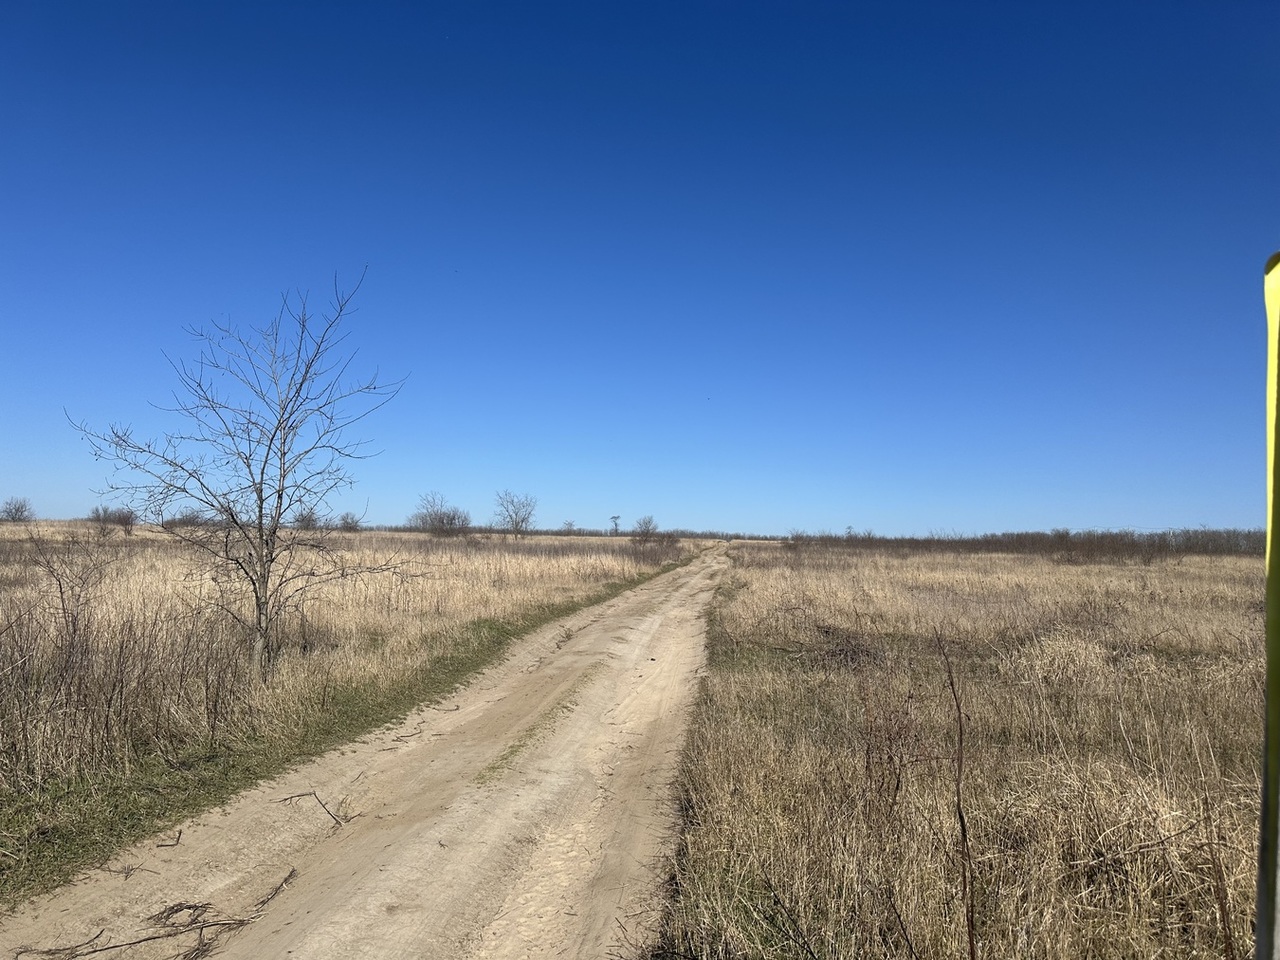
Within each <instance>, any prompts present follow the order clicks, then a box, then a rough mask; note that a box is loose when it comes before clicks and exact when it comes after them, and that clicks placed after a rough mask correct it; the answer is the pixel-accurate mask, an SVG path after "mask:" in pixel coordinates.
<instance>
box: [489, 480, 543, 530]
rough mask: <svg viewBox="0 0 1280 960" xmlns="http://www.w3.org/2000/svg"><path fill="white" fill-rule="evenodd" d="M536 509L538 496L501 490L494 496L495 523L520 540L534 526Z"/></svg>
mask: <svg viewBox="0 0 1280 960" xmlns="http://www.w3.org/2000/svg"><path fill="white" fill-rule="evenodd" d="M536 509H538V498H537V497H531V496H529V495H528V494H518V493H512V492H511V491H510V490H501V491H499V492H498V493H497V495H496V496H495V497H494V510H493V525H494V526H495V527H500V528H501V529H503V530H506V531H507V532H508V533H510V534H511V535H512V536H513V537H515V538H516V539H517V540H518V539H520V538H521V537H523V536H524V535H525V534H527V533H528V532H529V531H530V530H531V529H532V528H533V512H534V511H535V510H536Z"/></svg>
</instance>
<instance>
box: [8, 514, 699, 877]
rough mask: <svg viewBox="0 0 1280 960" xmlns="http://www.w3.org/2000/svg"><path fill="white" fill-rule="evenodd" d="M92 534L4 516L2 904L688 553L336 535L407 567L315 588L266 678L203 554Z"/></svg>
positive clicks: (614, 542)
mask: <svg viewBox="0 0 1280 960" xmlns="http://www.w3.org/2000/svg"><path fill="white" fill-rule="evenodd" d="M100 533H101V532H100V531H99V530H98V529H96V528H94V527H92V526H88V525H85V524H74V523H44V524H39V525H37V526H34V527H20V526H14V525H7V526H6V525H0V901H3V900H4V899H6V898H12V897H14V896H20V895H23V894H25V893H29V892H31V891H32V890H35V889H39V888H41V887H42V886H48V885H49V884H50V883H53V882H56V881H57V880H58V879H60V878H62V877H64V876H65V875H66V870H67V869H68V866H67V865H68V864H71V865H74V863H76V862H82V861H84V860H86V859H92V858H93V857H95V856H101V855H102V854H103V852H104V851H105V850H108V849H109V848H110V845H111V843H112V842H118V840H119V839H123V838H125V837H127V836H129V835H136V834H138V833H139V832H140V831H145V830H146V829H147V826H148V824H154V823H155V822H157V821H158V820H162V819H164V818H165V817H166V816H169V815H170V814H171V813H173V812H175V811H177V812H181V810H182V809H190V808H191V807H192V806H196V807H198V806H199V805H200V804H201V803H203V802H216V801H218V800H220V799H222V798H223V797H224V796H225V795H226V793H227V792H228V791H229V790H232V789H234V788H235V787H236V786H237V785H243V784H244V783H245V782H249V781H252V780H253V779H255V778H256V777H257V776H261V775H264V774H268V773H271V772H274V771H275V770H277V769H279V768H280V767H281V766H282V765H284V764H287V763H288V762H290V761H291V760H292V759H294V758H296V757H300V756H305V755H307V754H309V753H314V752H315V751H317V750H321V749H324V748H326V747H328V746H330V745H332V744H333V743H335V742H341V741H342V740H344V739H347V738H349V737H352V736H356V735H358V734H359V733H361V732H363V731H365V730H367V729H369V728H370V727H371V726H373V725H376V724H377V723H378V722H380V721H385V720H387V719H390V718H391V717H392V716H395V715H396V714H398V713H401V712H403V711H404V710H407V709H408V708H409V707H411V706H412V705H414V704H415V703H416V702H418V701H420V700H421V699H422V698H423V697H425V696H433V695H434V696H438V695H440V694H441V693H443V692H445V691H447V689H448V688H449V687H451V686H452V685H454V684H456V683H458V682H461V681H462V680H464V679H465V678H466V676H467V674H468V673H469V672H470V671H473V670H474V669H476V668H477V667H478V666H481V665H483V663H485V662H487V660H489V659H491V658H492V657H494V656H496V655H499V654H500V652H501V650H502V649H503V647H504V645H505V644H506V643H507V642H508V641H509V640H510V639H511V638H512V637H513V636H515V635H517V634H518V633H519V632H521V630H522V629H523V628H524V627H526V626H531V625H533V624H535V623H537V622H540V621H542V620H545V619H546V618H547V617H548V616H550V615H551V614H553V613H555V612H557V611H561V610H564V609H566V608H567V607H568V606H569V605H571V604H574V603H581V602H583V601H585V600H587V599H588V598H592V597H596V596H599V595H601V594H602V593H607V592H609V591H611V590H614V591H616V590H617V589H619V587H620V585H621V584H623V583H628V582H634V581H635V580H636V579H637V578H639V577H642V576H643V575H645V574H649V573H653V572H655V571H656V570H658V569H659V568H660V567H661V566H662V565H663V564H664V563H668V562H670V561H673V560H676V559H678V558H679V557H680V556H681V555H682V554H683V555H688V553H689V552H691V551H692V550H694V549H696V548H697V546H698V544H696V543H695V542H691V541H684V542H683V544H679V545H673V544H663V545H661V546H658V545H655V546H651V547H637V546H635V545H633V544H631V543H630V542H628V541H627V540H626V539H625V538H617V539H614V538H600V537H581V538H572V537H531V538H527V539H521V540H519V541H507V540H503V539H501V538H488V539H484V538H472V539H469V540H468V539H448V540H436V539H432V538H430V537H427V536H425V535H422V534H397V533H374V532H363V533H358V534H348V535H341V536H339V537H337V539H336V545H337V547H338V549H340V550H341V551H342V552H343V553H344V555H345V558H346V559H347V560H348V561H349V562H350V563H352V564H355V565H375V564H379V563H385V562H386V561H387V560H388V559H396V560H397V561H398V562H399V564H400V566H399V570H398V573H397V574H396V575H385V574H384V575H377V576H364V577H357V578H353V579H348V580H341V581H337V582H332V583H328V584H326V585H323V586H321V587H319V588H317V589H316V590H315V591H313V592H312V593H310V594H309V595H308V596H307V599H306V602H305V605H304V606H303V607H301V608H300V609H297V610H294V611H292V612H291V613H290V615H289V616H288V617H287V618H286V620H285V621H284V622H283V624H282V629H283V638H284V639H283V647H282V650H281V653H280V656H279V657H278V659H277V661H276V663H275V667H274V669H273V671H272V672H271V674H270V676H269V678H268V680H267V681H266V682H265V683H262V682H260V681H259V680H258V679H257V678H256V674H255V672H254V671H252V670H251V669H250V664H249V638H248V636H247V635H246V632H245V631H244V629H243V628H241V627H238V626H237V625H236V623H235V622H234V620H233V619H232V618H231V617H229V616H228V615H227V613H226V611H224V610H222V609H219V608H218V606H217V605H216V602H215V601H216V599H217V598H218V594H217V593H216V592H215V590H214V588H213V586H212V583H211V581H210V579H209V577H208V573H207V568H206V567H205V566H204V565H203V564H202V562H201V560H200V558H199V557H197V556H194V555H193V554H192V553H191V552H189V550H188V549H187V548H185V547H184V546H183V545H181V544H179V543H177V542H175V541H173V540H172V539H171V538H169V537H167V536H166V535H164V534H163V533H161V532H158V531H153V530H139V531H138V532H136V533H135V534H134V535H133V536H128V537H126V536H124V535H122V534H121V533H119V532H116V533H114V534H113V535H111V536H102V535H100ZM175 791H176V793H175ZM175 796H176V797H177V798H178V799H177V800H175V799H174V798H175ZM201 796H203V797H204V798H205V799H203V800H202V799H200V797H201ZM155 797H161V799H160V800H155ZM165 798H167V799H165ZM81 845H83V849H82V850H81V851H80V852H78V853H77V852H76V849H77V847H79V846H81ZM58 847H62V848H65V850H66V851H67V856H63V855H62V854H60V853H58V852H57V850H56V849H55V848H58ZM48 857H52V858H53V860H52V861H50V862H51V863H52V864H53V865H52V866H48V867H46V866H44V865H43V864H44V863H45V860H46V859H47V858H48Z"/></svg>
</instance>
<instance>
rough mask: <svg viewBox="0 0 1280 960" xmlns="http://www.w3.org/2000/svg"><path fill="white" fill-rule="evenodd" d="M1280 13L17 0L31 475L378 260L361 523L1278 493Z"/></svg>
mask: <svg viewBox="0 0 1280 960" xmlns="http://www.w3.org/2000/svg"><path fill="white" fill-rule="evenodd" d="M1278 38H1280V4H1277V3H1274V2H1262V0H1238V2H1226V3H1210V2H1207V0H1170V2H1164V3H1154V2H1147V0H1142V2H1137V0H1119V2H1116V0H1111V2H1094V0H1085V2H1081V3H1070V4H1054V5H1052V6H1050V5H1047V4H1045V5H1040V4H1034V3H1027V2H1025V0H1010V2H998V3H989V2H976V3H959V2H917V3H909V4H908V3H899V2H890V0H884V2H876V3H852V2H850V3H785V4H784V3H780V2H779V3H773V4H761V3H699V2H679V3H655V2H645V3H599V2H583V3H571V4H568V3H485V2H457V3H430V4H413V3H394V4H378V3H373V4H365V5H360V6H357V5H355V4H351V5H335V4H324V3H301V2H299V3H290V4H272V3H263V4H258V3H253V4H247V3H246V4H223V3H209V4H188V3H169V2H165V3H131V2H127V0H125V2H120V3H110V4H107V3H57V2H50V3H44V2H30V0H16V2H14V0H11V2H9V3H6V4H5V8H4V11H3V12H2V13H0V330H2V331H3V336H2V337H0V451H2V453H3V456H2V457H0V499H3V498H4V497H7V496H15V495H16V496H27V497H29V498H30V499H31V501H32V503H33V505H34V506H35V508H36V511H37V513H39V514H40V515H42V516H46V517H69V516H78V515H83V514H84V513H86V512H87V511H88V509H89V508H90V507H91V506H92V505H93V504H94V503H96V502H98V501H97V498H96V497H95V496H94V494H93V493H92V491H93V490H95V489H98V488H101V487H102V485H103V483H104V480H105V477H106V470H105V468H104V467H103V466H102V465H100V464H97V463H95V462H94V461H93V460H92V458H91V457H90V456H89V453H88V450H87V448H86V446H85V444H84V442H83V440H82V439H81V438H80V437H79V436H78V435H77V434H76V433H75V431H74V430H72V429H71V427H70V426H68V424H67V421H66V418H65V416H64V413H63V411H64V408H65V410H66V411H67V412H68V413H69V414H70V415H71V416H72V417H74V418H76V419H87V420H88V421H90V423H92V424H95V425H99V426H104V427H105V426H106V425H107V424H108V423H110V422H112V421H120V422H125V423H131V424H133V425H134V427H135V428H136V429H137V430H138V431H139V432H141V433H158V432H159V431H160V430H162V429H163V427H164V425H165V421H164V419H163V418H162V417H161V416H160V415H159V414H158V413H157V412H156V411H154V410H153V409H152V408H151V407H150V406H149V405H148V404H149V402H163V401H165V400H166V399H167V398H168V395H169V391H170V390H171V388H172V387H173V385H174V378H173V375H172V372H171V371H170V369H169V367H168V366H167V364H166V362H165V359H164V353H168V354H169V355H171V356H174V357H183V356H189V355H190V354H191V351H192V349H193V348H192V345H191V342H190V340H189V338H188V337H187V336H186V334H185V333H184V332H183V331H184V328H186V327H189V326H192V325H200V324H206V323H208V322H209V321H228V320H229V321H231V322H232V323H237V324H246V325H247V324H255V323H260V322H263V321H265V320H268V319H269V318H270V317H271V316H272V315H273V314H274V313H275V311H276V309H277V308H278V306H279V301H280V295H281V293H282V292H284V291H286V290H294V289H302V290H310V291H311V294H312V299H313V304H314V303H315V302H316V301H318V300H322V299H323V297H324V295H325V294H326V291H327V289H329V288H331V286H332V282H333V276H334V275H335V273H336V274H337V275H338V276H339V277H340V279H341V280H343V281H345V282H347V283H350V282H354V280H355V279H356V278H357V277H358V276H359V274H360V272H361V271H362V270H363V269H364V268H365V266H366V265H367V266H368V275H367V279H366V280H365V283H364V286H363V288H362V289H361V291H360V294H359V298H358V301H357V305H358V307H359V311H358V313H356V314H355V317H354V319H353V323H352V326H351V340H350V343H352V344H353V345H354V346H357V347H358V349H359V354H358V359H357V367H360V368H361V369H363V370H369V371H371V370H373V369H374V368H377V369H378V370H380V371H381V372H382V374H383V376H385V377H388V378H395V377H399V376H405V375H407V376H408V377H409V379H408V382H407V383H406V385H405V387H404V389H403V391H402V393H401V394H400V396H399V397H398V398H397V399H396V400H395V402H394V403H393V404H391V405H390V406H388V407H387V408H385V409H384V410H383V411H381V412H379V413H378V414H376V415H375V416H374V417H373V418H371V419H370V420H368V421H366V423H365V424H364V427H363V434H362V435H367V436H368V438H370V439H371V440H372V441H373V444H374V446H375V448H377V449H380V450H381V451H383V452H382V453H381V455H380V456H378V457H377V458H375V459H373V460H369V461H366V462H362V463H359V464H357V465H356V466H355V473H356V476H357V479H358V485H357V486H356V488H355V490H354V491H353V492H352V494H351V495H350V496H349V497H348V498H347V499H345V500H344V501H342V502H340V503H338V504H335V506H336V507H337V508H339V509H346V508H348V507H351V508H354V509H356V510H357V511H362V510H364V509H365V505H366V504H367V510H368V514H367V519H368V520H369V521H370V522H375V523H398V522H401V521H402V520H403V519H404V517H405V516H406V515H407V514H408V513H410V512H411V511H412V510H413V509H414V506H415V502H416V500H417V498H418V496H419V495H420V494H422V493H425V492H427V491H429V490H438V491H440V492H442V493H444V494H445V495H446V496H447V497H449V498H450V499H451V500H452V501H454V502H455V503H457V504H458V505H460V506H463V507H465V508H467V509H469V510H470V511H471V513H472V515H473V517H474V518H475V519H476V520H479V521H483V520H487V519H488V517H489V516H490V514H491V512H492V501H493V494H494V491H496V490H498V489H501V488H510V489H512V490H515V491H517V492H526V493H530V494H533V495H535V496H537V497H538V499H539V501H540V506H539V509H538V516H537V521H538V523H539V524H540V525H543V526H559V525H560V524H561V523H562V522H563V521H564V520H573V521H575V522H576V523H577V524H578V525H579V526H592V527H603V526H606V525H607V524H608V518H609V517H610V515H612V514H620V515H621V516H622V524H623V526H624V527H625V526H627V525H629V524H630V523H631V522H633V521H634V520H635V518H636V517H638V516H640V515H642V514H652V515H653V516H654V517H655V518H656V519H657V521H658V523H659V525H660V526H662V527H664V528H666V527H692V528H699V529H724V530H739V531H754V532H761V533H782V532H786V531H787V530H788V529H791V528H800V529H806V530H810V531H817V530H823V529H828V530H835V531H843V530H844V528H845V527H846V526H853V527H854V528H856V529H859V530H862V529H867V528H871V529H874V530H876V531H877V532H880V533H886V534H912V533H917V534H920V533H928V532H931V531H945V532H984V531H1000V530H1019V529H1045V528H1050V527H1062V526H1066V527H1124V526H1131V527H1136V528H1164V527H1182V526H1192V527H1195V526H1201V525H1208V526H1245V527H1257V526H1261V525H1262V524H1263V522H1264V516H1263V513H1264V495H1263V494H1264V491H1263V477H1264V471H1263V446H1264V444H1263V402H1262V400H1263V397H1262V394H1263V383H1264V371H1265V357H1264V352H1265V317H1264V312H1263V307H1262V299H1261V274H1262V265H1263V262H1264V260H1265V259H1266V257H1267V255H1268V254H1270V253H1271V252H1272V250H1273V249H1276V248H1277V247H1280V173H1278V172H1277V169H1278V168H1277V158H1278V157H1280V96H1278V95H1277V94H1278V92H1280V55H1278V54H1277V50H1278V49H1280V48H1278V47H1277V40H1278Z"/></svg>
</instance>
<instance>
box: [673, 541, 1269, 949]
mask: <svg viewBox="0 0 1280 960" xmlns="http://www.w3.org/2000/svg"><path fill="white" fill-rule="evenodd" d="M730 555H731V557H732V559H733V567H732V569H731V572H730V573H729V575H728V576H727V577H726V579H725V582H724V584H723V586H722V588H721V591H720V592H719V594H718V595H717V598H716V601H715V603H714V605H713V610H712V613H711V616H710V619H709V640H708V642H709V645H710V647H709V670H708V675H707V677H706V679H705V680H704V683H703V686H702V689H701V692H700V695H699V699H698V702H697V706H696V709H695V715H694V718H693V722H692V725H691V728H690V732H689V735H688V740H687V743H686V747H685V750H684V755H683V759H682V769H681V774H680V780H679V785H678V799H679V809H680V816H681V821H682V825H681V829H680V834H679V840H678V845H677V851H676V854H675V856H674V858H673V860H672V862H671V864H670V872H669V902H668V906H667V912H666V916H665V919H664V924H663V931H662V935H661V939H660V941H659V943H658V945H657V946H655V947H654V948H653V949H652V950H651V951H650V954H649V955H650V957H651V958H654V960H656V958H675V957H680V958H689V957H696V958H720V960H728V958H746V957H751V958H770V960H772V958H805V960H815V958H823V960H826V958H838V957H839V958H847V957H858V956H876V957H894V958H897V957H901V958H918V957H936V956H982V957H1013V956H1017V957H1028V958H1044V960H1068V958H1079V957H1098V958H1121V957H1124V958H1139V957H1141V958H1149V957H1153V956H1162V957H1191V956H1214V957H1223V958H1227V960H1244V958H1245V957H1247V956H1249V955H1250V954H1251V951H1252V946H1253V944H1252V935H1251V922H1252V900H1253V884H1254V870H1255V867H1254V859H1253V857H1254V844H1255V841H1256V834H1257V795H1258V788H1259V787H1258V785H1259V770H1258V757H1259V756H1260V750H1261V726H1262V719H1261V709H1262V677H1263V670H1264V650H1263V627H1262V612H1261V598H1262V587H1263V582H1262V569H1261V564H1260V563H1259V562H1257V561H1256V560H1255V559H1252V558H1241V557H1230V556H1218V557H1184V558H1180V559H1176V560H1169V561H1156V562H1153V563H1149V564H1148V563H1143V564H1133V563H1127V562H1120V563H1118V562H1104V563H1094V564H1071V565H1064V564H1061V563H1055V562H1054V559H1053V558H1052V557H1039V556H1025V555H1024V556H1012V555H983V556H972V555H968V556H965V555H956V554H952V555H947V554H943V553H929V554H921V555H916V556H912V555H907V554H903V553H901V552H896V553H892V554H891V553H889V552H886V551H878V550H875V549H868V550H862V551H853V550H847V549H828V548H824V547H822V546H821V545H815V546H813V547H810V548H804V549H799V550H796V549H791V550H788V549H785V548H782V547H779V546H777V545H771V544H742V543H738V544H734V545H733V546H732V547H731V550H730Z"/></svg>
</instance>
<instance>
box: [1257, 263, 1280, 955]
mask: <svg viewBox="0 0 1280 960" xmlns="http://www.w3.org/2000/svg"><path fill="white" fill-rule="evenodd" d="M1262 275H1263V291H1264V297H1265V300H1266V304H1267V560H1266V570H1267V681H1266V708H1265V709H1266V719H1265V721H1264V728H1263V748H1262V817H1261V820H1260V822H1259V825H1258V922H1257V926H1256V930H1257V947H1256V949H1255V951H1254V957H1255V958H1256V960H1280V941H1278V940H1277V937H1276V918H1277V915H1280V902H1278V898H1280V569H1278V568H1280V564H1273V563H1272V562H1271V561H1272V558H1273V557H1276V556H1277V554H1276V553H1275V550H1274V548H1275V547H1276V542H1275V540H1276V536H1277V531H1280V518H1277V516H1276V506H1277V498H1276V496H1275V488H1276V475H1277V470H1276V466H1277V464H1276V455H1277V453H1278V452H1280V444H1278V443H1277V442H1276V440H1277V438H1276V425H1277V423H1278V422H1280V417H1278V416H1277V406H1276V404H1277V400H1278V398H1277V381H1278V380H1280V253H1273V254H1272V255H1271V258H1270V259H1269V260H1267V265H1266V267H1265V268H1264V269H1263V272H1262Z"/></svg>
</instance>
